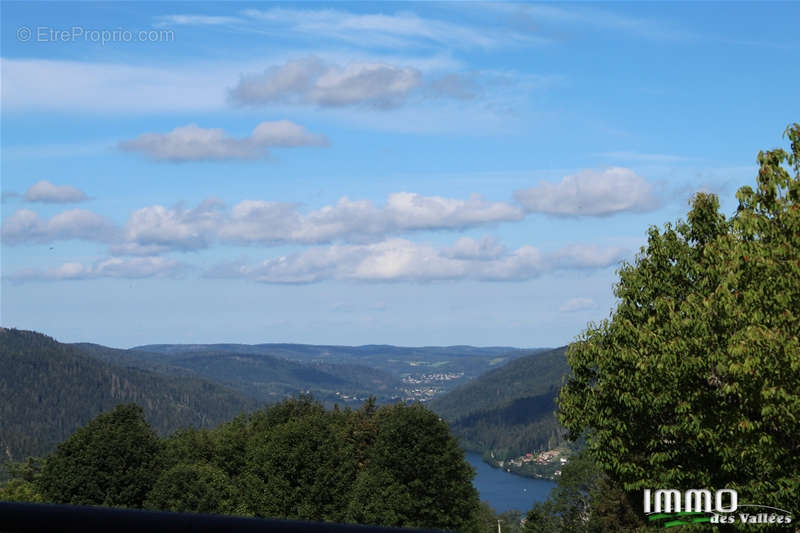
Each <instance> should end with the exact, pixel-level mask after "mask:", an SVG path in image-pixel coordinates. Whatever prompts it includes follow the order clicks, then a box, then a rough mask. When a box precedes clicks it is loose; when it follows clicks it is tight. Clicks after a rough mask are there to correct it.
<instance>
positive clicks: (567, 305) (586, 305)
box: [558, 298, 597, 313]
mask: <svg viewBox="0 0 800 533" xmlns="http://www.w3.org/2000/svg"><path fill="white" fill-rule="evenodd" d="M596 308H597V304H596V303H595V302H594V300H592V299H591V298H571V299H569V300H567V301H566V302H564V303H563V304H561V306H560V307H559V308H558V310H559V311H561V312H562V313H576V312H578V311H586V310H589V309H596Z"/></svg>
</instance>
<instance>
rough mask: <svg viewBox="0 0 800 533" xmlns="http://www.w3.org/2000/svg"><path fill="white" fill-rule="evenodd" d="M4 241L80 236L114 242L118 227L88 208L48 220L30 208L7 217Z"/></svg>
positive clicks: (58, 238) (13, 242) (3, 234)
mask: <svg viewBox="0 0 800 533" xmlns="http://www.w3.org/2000/svg"><path fill="white" fill-rule="evenodd" d="M0 234H2V237H3V242H5V243H6V244H20V243H23V242H39V243H45V242H53V241H57V240H68V239H80V240H86V241H100V242H111V241H113V240H115V239H116V238H117V237H118V229H117V228H116V227H115V226H114V223H113V222H111V221H110V220H109V219H107V218H105V217H102V216H100V215H98V214H96V213H93V212H91V211H87V210H85V209H72V210H70V211H64V212H63V213H59V214H57V215H54V216H53V217H51V218H50V220H45V219H43V218H41V217H40V216H39V215H38V214H37V213H35V212H34V211H31V210H29V209H20V210H18V211H16V212H14V214H12V215H11V216H9V217H7V218H5V219H4V220H3V226H2V230H0Z"/></svg>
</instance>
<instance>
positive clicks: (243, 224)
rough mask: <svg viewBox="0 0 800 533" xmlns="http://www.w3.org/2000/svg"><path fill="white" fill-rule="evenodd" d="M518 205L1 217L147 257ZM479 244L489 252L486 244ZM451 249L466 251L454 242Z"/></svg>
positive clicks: (369, 232)
mask: <svg viewBox="0 0 800 533" xmlns="http://www.w3.org/2000/svg"><path fill="white" fill-rule="evenodd" d="M523 217H524V213H523V212H522V210H521V209H520V208H519V207H517V206H513V205H510V204H506V203H502V202H489V201H487V200H486V199H484V198H482V197H481V196H479V195H472V196H469V197H468V198H466V199H458V198H445V197H441V196H423V195H421V194H417V193H409V192H400V193H393V194H390V195H389V196H388V198H387V200H386V203H385V204H384V205H376V204H374V203H372V202H371V201H368V200H350V199H349V198H342V199H340V200H339V201H338V202H337V203H336V204H333V205H328V206H324V207H321V208H319V209H316V210H312V211H309V212H307V213H304V212H302V211H301V208H300V206H299V205H298V204H294V203H288V202H267V201H262V200H244V201H241V202H239V203H237V204H235V205H233V206H232V207H231V208H230V209H227V208H226V207H225V204H224V203H223V202H222V201H221V200H219V199H214V198H211V199H208V200H206V201H204V202H202V203H201V204H200V205H198V206H197V207H194V208H191V209H187V208H185V207H183V206H181V205H178V206H173V207H166V206H163V205H152V206H148V207H143V208H140V209H136V210H135V211H133V212H132V213H131V215H130V217H129V218H128V220H127V222H126V223H125V225H124V227H123V228H117V227H116V226H114V224H113V223H112V222H111V221H110V220H108V219H106V218H104V217H101V216H100V215H97V214H95V213H92V212H91V211H86V210H79V209H76V210H72V211H66V212H63V213H60V214H58V215H55V216H53V217H52V218H51V219H50V220H45V219H43V218H41V217H40V216H39V215H38V214H36V213H35V212H33V211H30V210H27V209H21V210H19V211H17V212H15V213H14V214H13V215H11V216H9V217H7V218H6V219H5V220H4V221H3V226H2V236H3V240H4V242H7V243H9V244H18V243H21V242H52V241H56V240H64V239H83V240H89V241H96V242H106V243H109V244H110V245H111V249H110V250H111V253H112V254H114V255H129V256H149V255H158V254H161V253H165V252H169V251H191V250H200V249H204V248H208V247H210V246H212V245H214V244H217V243H220V242H221V243H229V244H260V245H267V246H269V245H276V244H327V243H331V242H336V241H340V242H351V243H352V242H355V243H364V242H374V241H377V240H381V239H384V238H386V237H387V236H389V235H396V234H400V233H407V232H413V231H423V230H432V231H437V230H455V231H460V230H465V229H469V228H473V227H479V226H486V225H491V224H497V223H501V222H510V221H517V220H521V219H522V218H523ZM480 246H482V247H483V249H484V250H483V252H481V253H488V252H489V250H490V249H491V248H492V246H493V245H492V244H491V243H490V242H488V241H487V242H484V243H482V244H481V245H480ZM452 253H454V254H464V253H477V252H474V251H473V252H470V251H468V250H466V249H465V248H464V246H462V245H458V246H457V247H456V248H455V249H454V251H453V252H452Z"/></svg>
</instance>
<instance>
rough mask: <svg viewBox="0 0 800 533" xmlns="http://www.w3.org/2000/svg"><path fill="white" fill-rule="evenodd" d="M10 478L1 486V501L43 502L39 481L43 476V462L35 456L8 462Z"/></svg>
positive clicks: (7, 470) (5, 466)
mask: <svg viewBox="0 0 800 533" xmlns="http://www.w3.org/2000/svg"><path fill="white" fill-rule="evenodd" d="M3 466H4V469H5V470H6V472H7V474H8V476H9V477H10V479H9V480H8V481H7V482H6V483H5V484H4V485H2V486H0V501H13V502H29V503H42V502H43V501H44V497H43V496H42V494H41V493H40V492H39V489H38V487H37V481H38V479H39V477H40V476H41V469H42V462H41V460H40V459H37V458H35V457H29V458H28V459H27V461H24V462H19V463H6V464H5V465H3Z"/></svg>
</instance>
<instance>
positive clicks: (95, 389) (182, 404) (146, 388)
mask: <svg viewBox="0 0 800 533" xmlns="http://www.w3.org/2000/svg"><path fill="white" fill-rule="evenodd" d="M0 368H1V369H2V370H0V457H2V459H12V460H20V459H23V458H24V457H25V456H28V455H43V454H46V453H48V452H50V451H52V450H53V449H54V448H55V445H56V444H58V443H59V442H61V441H62V440H64V439H65V438H67V437H68V436H69V435H70V434H72V432H73V431H75V429H77V428H78V427H80V426H83V425H84V424H86V423H88V422H89V420H91V419H92V418H94V417H95V416H97V415H98V414H99V413H101V412H103V411H107V410H109V409H111V408H113V407H114V406H115V405H117V404H120V403H128V402H135V403H137V404H139V405H141V406H142V407H143V408H144V410H145V414H146V416H147V419H148V421H149V422H150V423H151V424H152V425H153V427H154V428H155V429H156V430H157V431H158V432H159V433H161V434H166V433H169V432H172V431H174V430H175V429H177V428H180V427H186V426H195V427H211V426H215V425H217V424H219V423H221V422H224V421H227V420H230V419H231V418H233V417H234V416H236V415H238V414H239V413H242V412H244V411H248V410H251V409H255V408H257V407H258V406H259V403H258V402H256V401H255V400H253V399H251V398H248V397H246V396H245V395H243V394H240V393H237V392H234V391H232V390H229V389H227V388H225V387H223V386H220V385H217V384H213V383H210V382H208V381H206V380H202V379H196V378H188V377H174V376H164V375H160V374H157V373H155V372H152V371H148V370H143V369H139V368H130V367H128V368H126V367H123V366H118V365H113V364H110V363H108V362H105V361H101V360H98V359H96V358H95V357H93V356H91V355H89V354H87V353H85V352H83V351H81V350H80V349H79V348H78V347H75V346H72V345H68V344H62V343H59V342H56V341H55V340H53V339H52V338H50V337H47V336H45V335H42V334H40V333H36V332H33V331H20V330H16V329H6V328H0Z"/></svg>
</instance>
